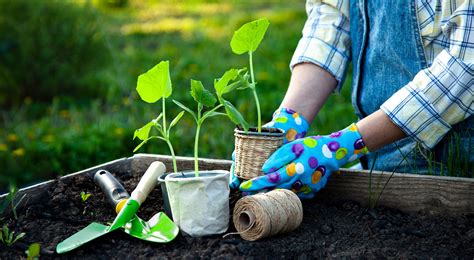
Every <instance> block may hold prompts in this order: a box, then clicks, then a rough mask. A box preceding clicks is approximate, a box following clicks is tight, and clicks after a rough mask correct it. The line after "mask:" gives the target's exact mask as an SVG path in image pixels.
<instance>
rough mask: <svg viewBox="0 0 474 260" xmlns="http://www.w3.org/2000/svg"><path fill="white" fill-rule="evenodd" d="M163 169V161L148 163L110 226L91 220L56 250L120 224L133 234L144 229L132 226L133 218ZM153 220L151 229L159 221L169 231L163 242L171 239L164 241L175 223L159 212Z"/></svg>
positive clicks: (169, 235) (157, 224)
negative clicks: (147, 166) (148, 165)
mask: <svg viewBox="0 0 474 260" xmlns="http://www.w3.org/2000/svg"><path fill="white" fill-rule="evenodd" d="M165 170H166V168H165V165H164V164H163V163H161V162H153V163H152V164H151V165H150V167H149V168H148V169H147V171H146V172H145V174H144V175H143V177H142V178H141V180H140V182H139V183H138V185H137V187H136V188H135V190H134V191H133V192H132V195H131V196H130V199H128V200H127V202H126V203H124V205H123V207H122V208H121V210H120V212H119V213H118V216H117V217H116V218H115V220H114V222H113V223H112V225H111V226H106V225H102V224H100V223H95V222H93V223H91V224H90V225H89V226H87V227H85V228H84V229H82V230H80V231H79V232H77V233H76V234H74V235H72V236H71V237H69V238H67V239H66V240H64V241H63V242H61V243H59V244H58V246H57V247H56V252H57V253H59V254H61V253H65V252H68V251H71V250H73V249H75V248H78V247H80V246H81V245H83V244H85V243H87V242H89V241H92V240H94V239H96V238H98V237H101V236H103V235H105V234H107V233H109V232H111V231H114V230H116V229H118V228H120V227H122V226H124V228H125V229H127V228H128V229H129V230H133V231H131V232H130V233H134V234H137V233H138V232H139V230H141V232H143V231H145V230H144V229H140V228H133V226H134V225H133V219H135V218H134V217H135V213H136V212H137V211H138V209H139V207H140V205H141V204H142V203H143V202H144V201H145V199H146V197H147V196H148V194H149V193H150V191H151V190H152V189H153V188H154V187H155V185H156V183H157V178H158V176H160V175H161V174H163V173H164V172H165ZM130 220H132V221H131V222H132V223H129V222H130ZM135 221H137V220H135ZM150 221H151V220H150ZM155 221H156V223H154V224H155V225H154V226H153V228H152V229H158V228H157V226H159V225H161V223H164V224H163V226H164V227H165V228H167V229H168V230H167V231H170V232H163V233H165V234H167V235H163V236H162V237H161V238H163V242H169V241H171V240H169V241H166V240H167V238H170V237H173V235H171V234H175V233H176V234H177V232H178V230H177V228H173V227H176V225H175V224H174V223H173V222H172V221H171V220H170V219H169V218H168V217H167V216H166V215H165V214H161V216H159V217H158V218H157V219H156V220H155ZM141 224H143V223H141ZM150 224H151V223H150ZM135 227H138V225H137V224H135ZM136 229H138V230H136ZM175 229H176V230H175ZM154 231H156V230H153V231H151V232H154ZM145 232H147V233H148V231H145ZM175 236H176V235H174V237H175ZM174 237H173V238H174Z"/></svg>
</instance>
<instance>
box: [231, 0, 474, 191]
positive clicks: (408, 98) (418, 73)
mask: <svg viewBox="0 0 474 260" xmlns="http://www.w3.org/2000/svg"><path fill="white" fill-rule="evenodd" d="M306 7H307V13H308V19H307V21H306V24H305V26H304V28H303V37H302V38H301V40H300V42H299V44H298V46H297V48H296V51H295V53H294V56H293V59H292V61H291V68H292V77H291V80H290V84H289V87H288V91H287V93H286V96H285V98H284V99H283V102H282V103H281V105H280V109H279V110H277V112H275V114H274V117H273V120H272V122H270V123H269V124H267V126H274V127H278V128H282V129H283V130H285V131H286V133H287V141H288V142H289V143H287V144H285V145H284V146H282V147H281V148H280V149H278V150H277V151H276V152H275V153H274V154H273V155H272V156H271V157H270V158H269V159H268V160H267V162H266V163H265V164H264V166H263V171H264V172H265V174H266V175H265V176H261V177H258V178H255V179H252V180H249V181H246V182H244V183H242V184H241V185H240V189H241V190H243V191H249V192H253V191H258V190H262V189H266V188H273V187H278V188H288V189H292V190H294V191H295V192H297V194H298V195H299V196H300V197H312V196H314V193H315V192H317V191H319V190H320V189H321V188H322V187H324V186H325V184H326V181H327V178H328V177H329V176H330V175H331V173H333V172H334V171H337V170H338V169H339V168H340V167H342V166H343V165H345V164H346V163H348V162H350V161H353V160H356V159H359V158H361V162H362V165H363V166H364V168H367V167H371V166H372V165H374V169H377V170H384V171H393V170H394V171H397V172H411V173H425V174H426V173H434V174H440V171H441V170H442V168H441V167H440V166H439V162H441V163H446V161H447V159H448V157H450V156H448V154H450V153H451V154H453V153H452V151H449V150H450V148H453V144H455V145H457V147H455V149H459V150H458V152H457V153H456V154H458V155H461V157H462V158H456V160H461V159H462V160H465V161H466V163H468V167H469V171H472V169H473V165H474V152H472V149H474V142H473V140H472V139H471V138H470V135H471V134H472V129H473V126H474V124H473V118H472V117H470V116H471V114H472V113H473V92H474V3H473V2H472V0H466V1H461V0H460V1H455V0H451V1H448V0H446V1H429V0H428V1H426V0H417V1H408V0H404V1H401V0H391V1H381V0H379V1H376V0H373V1H363V0H352V1H349V0H339V1H336V0H334V1H316V0H308V1H307V5H306ZM351 56H352V66H353V69H352V72H353V78H352V84H353V85H352V104H353V106H354V109H355V112H356V114H357V116H358V117H359V118H360V119H361V120H360V121H358V122H357V123H355V124H352V125H350V126H348V127H347V128H345V129H343V130H341V131H337V132H335V133H333V134H331V135H328V136H314V137H306V138H300V139H296V140H295V137H304V136H305V134H306V132H307V130H308V126H309V122H311V121H312V120H313V119H314V117H315V116H316V115H317V113H318V111H319V110H320V109H321V107H322V106H323V104H324V103H325V101H326V99H327V98H328V96H329V94H330V93H331V92H333V91H339V90H340V88H341V86H342V83H343V82H344V77H345V74H346V71H347V68H348V66H349V62H350V61H351ZM450 146H451V147H450ZM375 151H377V153H375ZM364 155H365V156H364ZM433 165H434V166H438V167H434V166H433ZM445 171H446V170H445ZM445 173H446V172H445Z"/></svg>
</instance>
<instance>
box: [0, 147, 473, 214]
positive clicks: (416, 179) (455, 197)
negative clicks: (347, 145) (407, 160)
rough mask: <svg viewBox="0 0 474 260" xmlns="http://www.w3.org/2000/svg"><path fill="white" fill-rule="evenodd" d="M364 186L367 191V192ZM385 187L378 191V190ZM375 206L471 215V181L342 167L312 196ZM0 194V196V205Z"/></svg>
mask: <svg viewBox="0 0 474 260" xmlns="http://www.w3.org/2000/svg"><path fill="white" fill-rule="evenodd" d="M157 160H158V161H162V162H163V163H165V165H166V166H167V168H168V169H171V167H172V166H171V165H172V162H171V157H170V156H163V155H152V154H136V155H134V156H132V157H128V158H122V159H118V160H115V161H111V162H108V163H104V164H101V165H97V166H94V167H91V168H89V169H86V170H83V171H79V172H76V173H72V174H69V175H66V176H63V177H61V178H71V177H73V176H75V175H78V174H88V175H90V174H93V173H95V172H96V171H97V170H98V169H104V168H105V169H107V170H109V171H111V172H145V170H146V169H147V168H148V166H149V165H150V164H151V163H152V162H153V161H157ZM177 160H178V168H179V169H181V170H192V169H193V167H194V161H193V158H190V157H177ZM199 163H200V164H199V165H200V168H201V169H203V170H214V169H229V168H230V165H231V163H232V162H231V161H230V160H217V159H206V158H200V159H199ZM369 176H371V177H370V178H369ZM369 183H372V185H371V186H372V188H371V189H370V190H369ZM386 183H387V185H386V187H385V189H384V190H383V192H382V193H381V191H382V189H383V187H384V186H385V184H386ZM53 184H54V180H51V181H47V182H43V183H39V184H36V185H33V186H30V187H26V188H23V189H21V190H19V191H18V195H17V197H16V198H21V197H23V196H25V198H24V199H23V200H22V201H21V203H20V205H19V207H23V206H28V205H31V204H32V203H37V202H38V201H39V200H40V198H41V197H42V196H43V195H44V192H46V190H47V189H49V188H50V187H51V185H53ZM379 195H380V199H379V200H378V204H377V205H379V206H387V207H391V208H397V209H400V210H402V211H405V212H421V213H426V214H430V215H439V214H442V215H462V214H474V179H471V178H460V177H442V176H426V175H415V174H405V173H393V174H392V173H388V172H380V171H373V172H372V174H371V175H370V174H369V171H366V170H351V169H342V170H341V171H340V173H338V174H333V176H331V178H330V180H329V181H328V184H327V187H326V188H325V189H323V190H322V191H321V192H319V193H318V194H317V195H316V199H321V200H324V201H328V202H329V201H345V200H353V201H356V202H358V203H360V204H361V205H362V206H369V204H371V202H369V197H370V198H371V201H372V203H373V202H374V201H375V200H376V199H377V198H378V197H379ZM5 198H6V194H3V195H1V196H0V202H2V201H3V200H4V199H5Z"/></svg>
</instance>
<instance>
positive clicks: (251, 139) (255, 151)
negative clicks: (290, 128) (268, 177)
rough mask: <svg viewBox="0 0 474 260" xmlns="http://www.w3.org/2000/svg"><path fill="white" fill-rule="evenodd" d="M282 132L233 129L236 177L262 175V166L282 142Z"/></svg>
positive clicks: (247, 177)
mask: <svg viewBox="0 0 474 260" xmlns="http://www.w3.org/2000/svg"><path fill="white" fill-rule="evenodd" d="M284 135H285V134H284V133H283V132H282V133H272V134H269V135H265V134H258V133H251V132H249V133H244V132H243V131H240V130H238V129H236V130H235V134H234V136H235V166H234V173H235V175H236V176H237V177H239V178H241V179H244V180H250V179H252V178H254V177H257V176H262V175H264V173H263V172H262V170H261V169H262V166H263V164H264V163H265V161H266V160H267V159H268V157H270V155H271V154H272V153H273V152H275V151H276V150H277V149H278V147H280V146H281V145H282V144H283V139H284Z"/></svg>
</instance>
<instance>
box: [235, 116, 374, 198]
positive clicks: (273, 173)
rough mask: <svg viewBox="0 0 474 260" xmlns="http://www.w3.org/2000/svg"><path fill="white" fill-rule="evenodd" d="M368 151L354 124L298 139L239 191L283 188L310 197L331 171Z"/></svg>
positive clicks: (321, 186)
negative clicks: (328, 132) (260, 174)
mask: <svg viewBox="0 0 474 260" xmlns="http://www.w3.org/2000/svg"><path fill="white" fill-rule="evenodd" d="M368 153H369V151H368V149H367V147H366V146H365V144H364V141H363V140H362V136H361V135H360V133H359V131H358V129H357V126H356V125H355V124H352V125H350V126H349V127H347V128H345V129H344V130H342V131H338V132H335V133H332V134H331V135H327V136H310V137H306V138H303V139H298V140H296V141H294V142H291V143H288V144H286V145H284V146H282V147H281V148H280V149H278V150H277V151H276V152H275V153H273V154H272V155H271V156H270V158H268V160H267V161H266V162H265V164H264V165H263V167H262V169H263V172H264V173H265V175H264V176H259V177H256V178H254V179H251V180H248V181H245V182H243V183H242V184H241V185H240V190H242V191H243V192H249V193H255V192H256V191H261V190H268V189H273V188H284V189H291V190H292V191H294V192H295V193H296V194H297V195H298V196H299V197H300V198H312V197H313V196H314V194H315V193H316V192H318V191H319V190H320V189H322V188H323V187H324V186H325V185H326V182H327V179H328V178H329V176H330V175H331V173H333V172H335V171H338V170H339V168H340V167H342V166H343V165H344V164H346V163H348V162H350V161H354V160H357V159H359V158H360V157H362V156H363V155H365V154H368Z"/></svg>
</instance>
